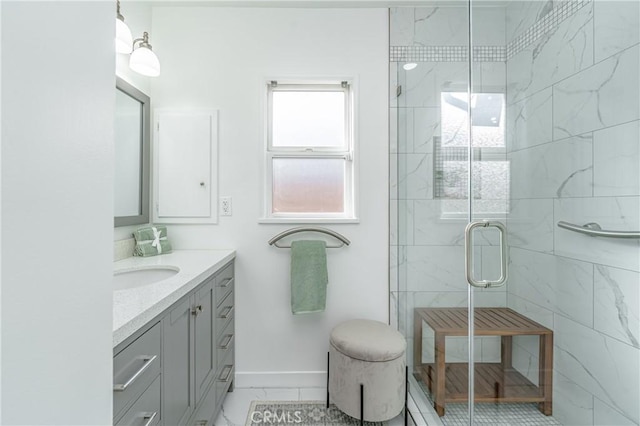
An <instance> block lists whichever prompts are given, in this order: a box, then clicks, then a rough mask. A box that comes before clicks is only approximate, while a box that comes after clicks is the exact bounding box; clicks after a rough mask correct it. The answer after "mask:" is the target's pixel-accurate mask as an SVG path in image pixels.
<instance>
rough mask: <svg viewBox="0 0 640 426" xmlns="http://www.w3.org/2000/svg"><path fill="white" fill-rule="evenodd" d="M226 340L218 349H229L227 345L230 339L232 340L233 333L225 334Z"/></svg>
mask: <svg viewBox="0 0 640 426" xmlns="http://www.w3.org/2000/svg"><path fill="white" fill-rule="evenodd" d="M226 337H227V341H226V342H224V343H222V344H221V345H220V349H229V345H230V344H231V340H233V334H227V336H226Z"/></svg>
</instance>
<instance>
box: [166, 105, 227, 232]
mask: <svg viewBox="0 0 640 426" xmlns="http://www.w3.org/2000/svg"><path fill="white" fill-rule="evenodd" d="M155 116H156V123H155V134H156V138H155V142H156V143H155V146H154V151H155V152H154V157H155V160H156V161H155V163H156V167H155V173H154V175H155V177H156V179H155V191H154V192H155V194H156V197H155V202H154V204H155V205H154V207H155V208H154V216H155V217H154V221H155V222H161V223H162V222H164V223H211V222H214V223H215V222H216V221H217V204H216V200H217V179H216V178H217V134H218V131H217V121H218V115H217V111H197V112H184V111H179V112H176V111H156V114H155Z"/></svg>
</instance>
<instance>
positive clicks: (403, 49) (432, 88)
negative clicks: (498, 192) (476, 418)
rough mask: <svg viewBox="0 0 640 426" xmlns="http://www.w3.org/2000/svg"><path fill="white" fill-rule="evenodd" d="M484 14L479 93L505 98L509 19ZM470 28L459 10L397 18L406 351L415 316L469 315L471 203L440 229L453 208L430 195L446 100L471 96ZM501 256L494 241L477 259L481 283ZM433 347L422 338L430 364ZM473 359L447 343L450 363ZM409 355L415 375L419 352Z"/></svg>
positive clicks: (394, 107)
mask: <svg viewBox="0 0 640 426" xmlns="http://www.w3.org/2000/svg"><path fill="white" fill-rule="evenodd" d="M478 13H479V14H480V16H478V20H477V21H478V25H477V26H476V27H475V28H474V37H475V39H476V40H477V42H478V44H477V46H475V47H474V50H473V57H474V59H475V60H476V62H474V70H473V71H474V73H473V75H474V80H475V81H474V84H475V86H476V87H481V88H482V89H484V90H487V91H496V92H504V90H505V81H506V75H505V62H504V61H505V59H506V56H505V31H504V29H505V10H504V8H482V9H481V10H478ZM467 22H468V11H467V8H466V7H463V6H458V7H455V6H447V7H419V8H393V9H391V39H390V45H391V52H390V58H391V63H390V66H391V69H390V76H391V78H392V81H391V84H390V88H391V93H390V94H389V95H390V104H391V110H390V123H391V155H390V163H391V164H390V166H391V176H392V181H391V198H392V200H391V245H392V247H391V251H390V252H391V262H390V263H391V267H392V270H391V283H392V292H391V312H392V314H391V317H392V318H393V319H394V320H396V319H397V321H398V328H399V329H400V330H401V331H402V332H403V334H405V336H407V338H408V340H407V344H408V346H409V348H411V347H412V346H413V308H414V307H450V306H459V307H464V306H467V284H466V280H465V277H464V257H463V252H464V228H465V226H466V223H467V222H466V215H465V212H466V209H467V201H466V200H453V203H456V202H457V207H458V211H459V213H460V214H461V216H460V218H459V219H444V218H442V216H443V215H442V213H443V211H444V210H446V207H450V206H451V204H452V200H443V199H440V198H435V197H434V189H433V188H434V182H433V175H434V158H433V156H434V137H440V136H441V123H440V121H441V118H440V114H441V109H440V95H441V92H442V91H445V90H449V91H450V90H460V91H466V89H467V86H468V74H469V70H468V66H467V58H468V54H469V53H468V52H469V50H468V48H467V47H466V44H467V41H468V31H467V28H468V26H467ZM404 62H418V67H416V68H415V69H413V70H411V71H405V70H403V68H402V66H401V65H402V64H403V63H404ZM398 86H400V87H401V93H400V94H399V95H398V92H397V90H396V88H397V87H398ZM394 177H397V180H395V179H394ZM504 219H506V218H502V220H504ZM497 253H498V252H497V247H495V246H492V245H491V240H490V239H488V242H487V243H486V244H485V245H482V247H480V248H478V249H477V250H476V253H475V258H476V259H477V260H479V261H478V262H476V274H477V276H480V274H482V273H485V274H486V273H491V271H494V270H496V268H497V267H498V265H496V261H495V260H496V259H497ZM495 275H496V276H497V273H496V274H495ZM476 304H477V306H506V304H507V294H506V290H504V288H503V289H498V290H491V291H480V292H478V294H477V297H476ZM396 308H397V309H398V310H399V312H396ZM398 314H399V315H398ZM432 339H433V337H432V336H429V335H428V334H427V333H425V335H424V343H423V360H424V361H425V362H426V361H428V360H432V359H433V353H432V352H433V341H432ZM467 351H468V348H467V341H466V338H448V339H447V353H446V358H447V361H451V362H464V361H465V360H466V358H467ZM407 354H408V356H409V360H408V362H409V364H410V365H412V364H413V359H412V356H413V352H412V351H411V350H408V351H407ZM499 354H500V345H499V340H498V339H497V338H493V337H484V338H478V339H477V344H476V355H477V360H478V361H480V360H482V361H499V359H500V355H499Z"/></svg>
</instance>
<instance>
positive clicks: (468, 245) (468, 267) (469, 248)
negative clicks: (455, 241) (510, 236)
mask: <svg viewBox="0 0 640 426" xmlns="http://www.w3.org/2000/svg"><path fill="white" fill-rule="evenodd" d="M475 228H497V229H498V231H499V232H500V277H499V278H498V279H497V280H496V281H489V280H480V281H478V280H476V279H475V277H474V276H473V230H474V229H475ZM464 249H465V262H464V270H465V274H466V276H467V282H468V283H469V284H470V285H472V286H474V287H479V288H490V287H502V286H503V285H504V283H505V281H507V229H506V228H505V227H504V225H503V224H502V223H500V222H491V221H488V220H480V221H476V222H470V223H469V224H468V225H467V227H466V228H465V229H464Z"/></svg>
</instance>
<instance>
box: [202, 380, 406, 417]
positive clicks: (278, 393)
mask: <svg viewBox="0 0 640 426" xmlns="http://www.w3.org/2000/svg"><path fill="white" fill-rule="evenodd" d="M326 397H327V393H326V389H325V388H235V389H234V391H233V392H230V393H228V394H227V397H226V399H225V401H224V404H223V405H222V410H221V411H220V414H219V415H218V418H217V419H216V421H215V423H214V426H244V425H245V422H246V420H247V414H248V412H249V405H251V402H252V401H256V400H259V401H318V400H319V401H324V400H325V399H326ZM389 426H404V417H403V416H402V415H401V416H398V417H396V418H395V419H392V420H391V421H389Z"/></svg>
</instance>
